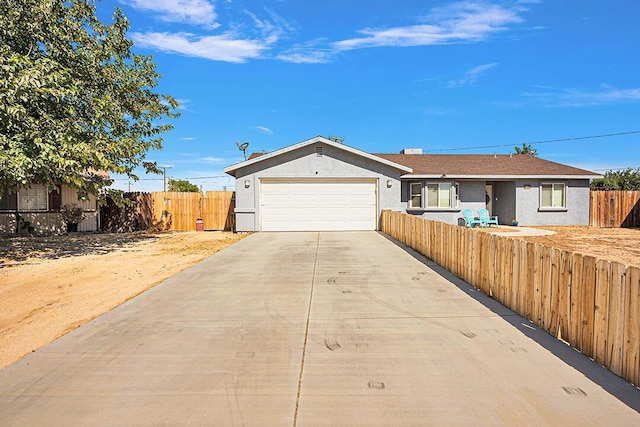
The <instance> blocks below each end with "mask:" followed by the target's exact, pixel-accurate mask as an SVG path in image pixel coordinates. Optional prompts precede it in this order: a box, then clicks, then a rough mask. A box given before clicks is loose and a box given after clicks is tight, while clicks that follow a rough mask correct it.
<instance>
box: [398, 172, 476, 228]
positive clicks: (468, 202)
mask: <svg viewBox="0 0 640 427" xmlns="http://www.w3.org/2000/svg"><path fill="white" fill-rule="evenodd" d="M418 181H420V182H422V185H423V193H422V198H423V200H426V194H425V192H424V186H425V185H426V184H427V183H430V182H438V181H439V180H437V179H427V180H411V181H406V182H403V185H402V210H403V211H406V212H407V213H409V214H412V215H417V216H419V217H421V218H427V219H431V220H434V221H442V222H447V223H449V224H460V225H463V224H464V219H462V218H463V217H462V211H463V210H464V209H467V208H468V209H472V210H473V211H477V210H478V209H480V208H484V207H485V206H486V201H485V181H456V182H457V183H458V191H459V195H458V197H459V199H460V206H459V208H456V209H407V207H408V200H409V182H418ZM441 181H442V182H448V183H450V182H452V181H451V180H441Z"/></svg>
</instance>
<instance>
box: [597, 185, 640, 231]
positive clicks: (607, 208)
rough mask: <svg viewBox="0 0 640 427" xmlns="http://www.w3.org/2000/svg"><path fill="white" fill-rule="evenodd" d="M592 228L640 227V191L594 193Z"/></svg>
mask: <svg viewBox="0 0 640 427" xmlns="http://www.w3.org/2000/svg"><path fill="white" fill-rule="evenodd" d="M590 207H591V212H590V225H591V226H592V227H601V228H605V227H625V228H630V227H640V191H592V192H591V197H590Z"/></svg>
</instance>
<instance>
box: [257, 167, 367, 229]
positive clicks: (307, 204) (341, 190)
mask: <svg viewBox="0 0 640 427" xmlns="http://www.w3.org/2000/svg"><path fill="white" fill-rule="evenodd" d="M377 189H378V180H377V179H368V180H362V179H307V180H301V179H278V180H273V179H261V180H260V222H261V227H260V229H261V230H262V231H345V230H376V229H377V223H378V221H377V218H378V191H377Z"/></svg>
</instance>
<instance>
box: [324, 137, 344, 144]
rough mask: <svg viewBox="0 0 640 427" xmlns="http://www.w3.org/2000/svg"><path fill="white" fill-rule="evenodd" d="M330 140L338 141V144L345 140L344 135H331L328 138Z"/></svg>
mask: <svg viewBox="0 0 640 427" xmlns="http://www.w3.org/2000/svg"><path fill="white" fill-rule="evenodd" d="M327 139H328V140H329V141H333V142H337V143H338V144H342V143H343V142H344V137H342V136H333V135H331V136H329V137H328V138H327Z"/></svg>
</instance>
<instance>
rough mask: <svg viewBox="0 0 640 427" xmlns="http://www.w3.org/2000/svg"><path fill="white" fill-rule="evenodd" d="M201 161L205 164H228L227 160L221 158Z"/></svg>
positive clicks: (204, 158)
mask: <svg viewBox="0 0 640 427" xmlns="http://www.w3.org/2000/svg"><path fill="white" fill-rule="evenodd" d="M200 161H202V162H204V163H213V164H219V163H225V162H227V159H223V158H221V157H202V158H201V159H200Z"/></svg>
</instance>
